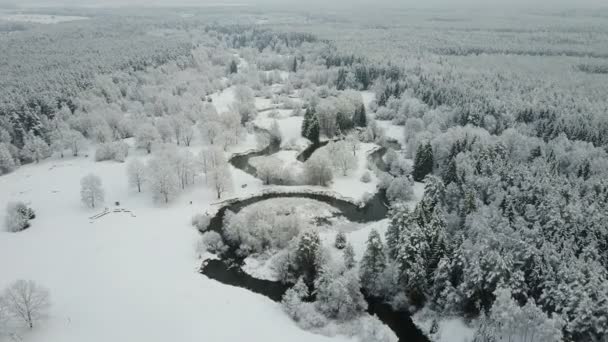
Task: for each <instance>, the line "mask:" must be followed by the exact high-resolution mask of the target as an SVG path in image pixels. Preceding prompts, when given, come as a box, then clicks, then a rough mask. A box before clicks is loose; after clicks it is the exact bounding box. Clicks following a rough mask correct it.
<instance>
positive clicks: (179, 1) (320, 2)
mask: <svg viewBox="0 0 608 342" xmlns="http://www.w3.org/2000/svg"><path fill="white" fill-rule="evenodd" d="M0 3H12V4H18V5H20V6H21V5H25V6H32V5H44V6H49V5H50V6H53V5H58V6H60V5H84V6H91V5H96V6H102V7H103V6H119V5H138V6H141V5H146V6H175V5H191V6H192V5H195V6H196V5H202V6H209V5H215V4H243V5H256V4H281V5H300V6H302V7H303V6H307V5H309V6H315V7H319V6H327V5H332V7H335V6H339V5H340V4H345V5H347V6H353V5H359V6H379V5H382V6H383V7H384V6H414V7H431V6H432V7H436V6H439V7H462V6H481V7H511V6H517V7H522V6H524V7H539V6H540V7H546V6H550V7H553V8H555V7H556V6H558V5H559V6H568V7H589V6H602V7H606V6H608V0H0Z"/></svg>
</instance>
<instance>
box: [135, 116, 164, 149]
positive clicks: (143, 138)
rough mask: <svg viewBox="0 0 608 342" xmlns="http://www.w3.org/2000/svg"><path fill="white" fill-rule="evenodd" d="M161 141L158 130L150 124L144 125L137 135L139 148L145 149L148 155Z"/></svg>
mask: <svg viewBox="0 0 608 342" xmlns="http://www.w3.org/2000/svg"><path fill="white" fill-rule="evenodd" d="M160 140H161V137H160V134H159V133H158V130H157V129H156V127H154V125H152V124H149V123H147V124H144V125H142V126H141V127H140V128H139V129H138V130H137V132H136V133H135V142H136V144H137V147H139V148H143V149H145V150H146V151H147V152H148V153H151V152H152V146H153V145H154V144H155V143H157V142H159V141H160Z"/></svg>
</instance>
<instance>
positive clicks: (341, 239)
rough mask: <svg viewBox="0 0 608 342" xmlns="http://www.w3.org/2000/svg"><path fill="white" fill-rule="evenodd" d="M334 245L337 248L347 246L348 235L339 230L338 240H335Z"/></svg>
mask: <svg viewBox="0 0 608 342" xmlns="http://www.w3.org/2000/svg"><path fill="white" fill-rule="evenodd" d="M334 246H335V247H336V248H337V249H343V248H344V247H346V235H345V234H344V233H343V232H338V234H336V241H335V242H334Z"/></svg>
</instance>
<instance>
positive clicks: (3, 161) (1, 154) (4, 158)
mask: <svg viewBox="0 0 608 342" xmlns="http://www.w3.org/2000/svg"><path fill="white" fill-rule="evenodd" d="M16 167H17V165H16V163H15V160H14V159H13V156H12V155H11V152H10V150H9V149H8V146H7V144H5V143H0V175H3V174H5V173H9V172H12V171H13V170H14V169H15V168H16Z"/></svg>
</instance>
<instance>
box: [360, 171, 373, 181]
mask: <svg viewBox="0 0 608 342" xmlns="http://www.w3.org/2000/svg"><path fill="white" fill-rule="evenodd" d="M371 181H372V175H371V173H370V172H369V171H365V172H364V173H363V175H361V182H363V183H369V182H371Z"/></svg>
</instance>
